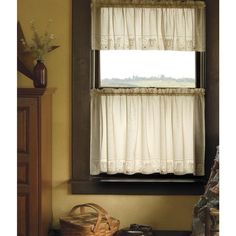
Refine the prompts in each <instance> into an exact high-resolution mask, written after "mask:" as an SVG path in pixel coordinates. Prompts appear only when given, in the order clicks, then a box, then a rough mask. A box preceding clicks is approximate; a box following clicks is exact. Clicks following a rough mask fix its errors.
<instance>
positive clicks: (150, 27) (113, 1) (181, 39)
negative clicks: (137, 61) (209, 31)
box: [91, 0, 205, 51]
mask: <svg viewBox="0 0 236 236" xmlns="http://www.w3.org/2000/svg"><path fill="white" fill-rule="evenodd" d="M204 14H205V3H204V2H203V1H186V0H185V1H173V0H172V1H153V0H93V2H92V39H91V40H92V49H96V50H107V49H118V50H121V49H126V50H127V49H137V50H150V49H151V50H152V49H155V50H176V51H205V15H204Z"/></svg>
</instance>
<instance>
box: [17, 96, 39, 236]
mask: <svg viewBox="0 0 236 236" xmlns="http://www.w3.org/2000/svg"><path fill="white" fill-rule="evenodd" d="M38 134H39V133H38V100H37V98H21V97H18V109H17V163H18V165H17V191H18V207H17V216H18V219H17V223H18V228H17V231H18V236H38V212H39V210H38V166H39V161H38V157H39V153H38V149H39V144H38V142H39V141H38V140H39V138H38Z"/></svg>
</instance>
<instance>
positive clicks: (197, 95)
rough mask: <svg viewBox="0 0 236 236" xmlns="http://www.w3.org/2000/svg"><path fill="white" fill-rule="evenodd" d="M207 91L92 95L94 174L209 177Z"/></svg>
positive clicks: (138, 90)
mask: <svg viewBox="0 0 236 236" xmlns="http://www.w3.org/2000/svg"><path fill="white" fill-rule="evenodd" d="M204 137H205V123H204V90H203V89H158V88H134V89H94V90H92V91H91V145H90V147H91V148H90V173H91V174H92V175H97V174H99V173H103V172H105V173H108V174H115V173H124V174H134V173H143V174H152V173H163V174H165V173H174V174H180V175H183V174H188V173H192V174H195V175H204V153H205V150H204V149H205V138H204Z"/></svg>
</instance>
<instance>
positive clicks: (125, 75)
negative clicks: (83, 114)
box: [100, 50, 196, 88]
mask: <svg viewBox="0 0 236 236" xmlns="http://www.w3.org/2000/svg"><path fill="white" fill-rule="evenodd" d="M100 78H101V81H100V82H101V87H190V88H194V87H195V79H196V78H195V52H182V51H157V50H155V51H154V50H146V51H141V50H140V51H139V50H102V51H100Z"/></svg>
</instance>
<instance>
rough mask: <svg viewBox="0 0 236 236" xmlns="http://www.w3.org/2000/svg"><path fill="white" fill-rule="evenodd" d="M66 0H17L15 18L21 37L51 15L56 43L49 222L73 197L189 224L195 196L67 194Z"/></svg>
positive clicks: (49, 61)
mask: <svg viewBox="0 0 236 236" xmlns="http://www.w3.org/2000/svg"><path fill="white" fill-rule="evenodd" d="M71 2H72V1H71V0H40V1H39V0H18V20H19V21H20V23H21V26H22V28H23V31H24V34H25V37H26V40H29V39H30V37H31V32H30V21H31V20H32V19H34V20H35V23H36V25H37V26H38V28H39V30H40V29H41V30H44V29H45V27H46V24H47V21H48V19H52V20H53V23H52V24H51V27H50V29H51V32H52V33H54V34H55V35H56V41H55V42H56V43H57V44H58V45H60V47H59V48H58V49H56V50H54V51H53V52H51V53H49V54H48V55H47V57H46V58H45V64H46V66H47V68H48V87H55V88H57V90H56V93H55V94H54V101H53V127H52V131H53V224H54V225H57V224H58V218H59V217H60V216H62V215H64V214H66V213H67V212H68V211H69V210H70V208H71V207H72V206H73V205H75V204H78V203H85V202H96V203H98V204H101V205H102V206H104V207H105V208H106V209H107V210H108V211H109V213H110V214H111V215H113V216H115V217H117V218H119V219H120V220H121V227H125V226H128V225H129V224H130V223H142V224H150V225H152V226H153V227H154V228H158V229H170V230H171V229H176V230H189V229H191V221H192V209H193V205H194V204H195V203H196V201H197V200H198V196H125V195H72V194H70V190H69V189H70V186H69V184H68V180H69V179H70V176H71V171H70V169H71V131H70V129H71V127H70V126H71V122H70V121H71V102H70V96H71V93H70V89H71V88H70V86H71V85H70V84H71V83H70V81H71ZM17 77H18V78H17V79H18V86H19V87H32V82H31V80H29V79H28V78H26V77H24V76H23V75H22V74H20V73H18V76H17Z"/></svg>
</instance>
